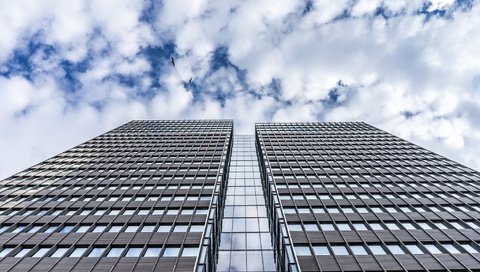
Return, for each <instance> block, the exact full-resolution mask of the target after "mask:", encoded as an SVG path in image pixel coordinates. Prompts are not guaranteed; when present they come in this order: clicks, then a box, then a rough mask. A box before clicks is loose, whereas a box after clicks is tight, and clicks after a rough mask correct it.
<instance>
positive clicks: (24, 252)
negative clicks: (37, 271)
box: [15, 248, 30, 258]
mask: <svg viewBox="0 0 480 272" xmlns="http://www.w3.org/2000/svg"><path fill="white" fill-rule="evenodd" d="M29 251H30V248H24V249H22V250H20V251H19V252H17V254H15V257H17V258H18V257H24V256H25V255H27V253H28V252H29Z"/></svg>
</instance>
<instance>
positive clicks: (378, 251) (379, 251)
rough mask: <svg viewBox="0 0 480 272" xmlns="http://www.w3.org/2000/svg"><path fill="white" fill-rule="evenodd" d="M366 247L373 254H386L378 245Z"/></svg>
mask: <svg viewBox="0 0 480 272" xmlns="http://www.w3.org/2000/svg"><path fill="white" fill-rule="evenodd" d="M368 248H370V250H371V251H372V253H373V255H385V254H387V253H386V252H385V250H383V248H382V246H380V245H369V246H368Z"/></svg>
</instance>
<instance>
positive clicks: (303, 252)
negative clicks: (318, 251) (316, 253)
mask: <svg viewBox="0 0 480 272" xmlns="http://www.w3.org/2000/svg"><path fill="white" fill-rule="evenodd" d="M295 253H297V256H311V255H312V253H310V248H309V247H308V246H295Z"/></svg>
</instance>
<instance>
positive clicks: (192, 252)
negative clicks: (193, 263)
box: [182, 247, 198, 257]
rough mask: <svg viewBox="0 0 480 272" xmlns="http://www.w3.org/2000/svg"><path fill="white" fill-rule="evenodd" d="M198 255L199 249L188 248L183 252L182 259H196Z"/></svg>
mask: <svg viewBox="0 0 480 272" xmlns="http://www.w3.org/2000/svg"><path fill="white" fill-rule="evenodd" d="M197 255H198V247H186V248H184V249H183V251H182V257H196V256H197Z"/></svg>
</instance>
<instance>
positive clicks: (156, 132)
mask: <svg viewBox="0 0 480 272" xmlns="http://www.w3.org/2000/svg"><path fill="white" fill-rule="evenodd" d="M233 128H234V125H233V121H231V120H204V121H153V120H152V121H132V122H129V123H127V124H125V125H123V126H120V127H118V128H116V129H114V130H112V131H109V132H107V133H105V134H102V135H100V136H98V137H96V138H94V139H92V140H89V141H87V142H85V143H83V144H81V145H79V146H77V147H74V148H72V149H70V150H68V151H66V152H64V153H61V154H59V155H57V156H54V157H52V158H51V159H48V160H46V161H44V162H42V163H40V164H38V165H35V166H33V167H30V168H28V169H26V170H25V171H22V172H20V173H17V174H15V175H13V176H12V177H10V178H7V179H5V180H3V181H0V271H142V272H143V271H219V272H220V271H221V272H226V271H477V270H480V253H479V252H480V248H479V244H478V243H479V242H480V221H479V219H480V195H479V192H480V174H479V173H478V172H476V171H474V170H472V169H469V168H467V167H465V166H462V165H460V164H458V163H455V162H453V161H451V160H448V159H446V158H444V157H442V156H439V155H437V154H434V153H432V152H430V151H428V150H426V149H423V148H421V147H418V146H416V145H413V144H411V143H409V142H407V141H405V140H402V139H400V138H398V137H395V136H393V135H391V134H388V133H386V132H384V131H382V130H379V129H376V128H374V127H372V126H370V125H368V124H365V123H260V124H256V126H255V135H254V136H253V135H252V136H233V135H234V133H233Z"/></svg>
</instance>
